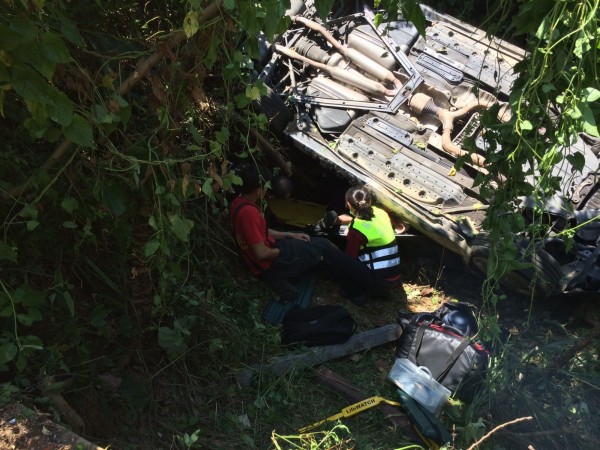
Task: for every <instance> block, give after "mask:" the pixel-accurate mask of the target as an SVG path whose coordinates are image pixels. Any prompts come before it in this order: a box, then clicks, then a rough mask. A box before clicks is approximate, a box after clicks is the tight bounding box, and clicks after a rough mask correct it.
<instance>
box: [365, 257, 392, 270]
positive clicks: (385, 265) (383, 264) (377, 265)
mask: <svg viewBox="0 0 600 450" xmlns="http://www.w3.org/2000/svg"><path fill="white" fill-rule="evenodd" d="M367 265H369V266H370V267H371V269H373V270H381V269H389V268H390V267H395V266H399V265H400V258H394V259H387V260H384V261H376V262H374V263H371V262H368V263H367Z"/></svg>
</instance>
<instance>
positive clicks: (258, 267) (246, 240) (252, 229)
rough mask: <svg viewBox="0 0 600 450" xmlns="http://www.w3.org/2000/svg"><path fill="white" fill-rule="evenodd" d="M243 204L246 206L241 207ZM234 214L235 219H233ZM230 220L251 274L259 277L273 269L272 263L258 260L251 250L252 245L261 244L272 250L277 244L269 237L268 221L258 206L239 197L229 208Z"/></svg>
mask: <svg viewBox="0 0 600 450" xmlns="http://www.w3.org/2000/svg"><path fill="white" fill-rule="evenodd" d="M242 204H244V206H240V205H242ZM236 211H237V212H236ZM234 213H235V217H233V215H234ZM232 219H233V220H232ZM229 220H230V221H233V223H232V226H233V233H234V236H235V240H236V242H237V244H238V246H239V247H240V251H241V252H242V257H243V259H244V262H245V263H246V265H247V266H248V269H250V272H252V273H253V274H254V275H258V274H260V273H261V272H263V271H264V270H267V269H268V268H269V267H271V261H269V260H259V259H256V257H255V256H254V253H253V252H252V249H251V248H250V246H251V245H255V244H258V243H260V242H263V243H264V244H265V245H266V246H267V247H271V248H272V247H273V246H274V244H275V239H273V238H270V237H269V236H268V233H267V221H266V220H265V217H264V216H263V214H262V213H261V212H260V209H258V206H256V205H255V204H254V203H252V202H249V201H248V200H246V199H244V198H242V197H238V198H236V199H235V200H234V201H233V202H231V205H230V207H229Z"/></svg>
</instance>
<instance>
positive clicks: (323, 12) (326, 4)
mask: <svg viewBox="0 0 600 450" xmlns="http://www.w3.org/2000/svg"><path fill="white" fill-rule="evenodd" d="M333 3H334V0H315V8H316V9H317V14H318V15H319V17H320V18H321V19H323V21H325V20H326V19H327V16H328V15H329V14H330V13H331V7H332V6H333Z"/></svg>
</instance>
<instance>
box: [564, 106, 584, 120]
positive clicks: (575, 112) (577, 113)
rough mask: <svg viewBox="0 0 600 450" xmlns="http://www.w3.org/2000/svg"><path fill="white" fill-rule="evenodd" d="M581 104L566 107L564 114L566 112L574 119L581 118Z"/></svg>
mask: <svg viewBox="0 0 600 450" xmlns="http://www.w3.org/2000/svg"><path fill="white" fill-rule="evenodd" d="M579 106H580V104H575V105H573V106H572V107H571V108H567V109H565V111H564V114H566V115H567V116H569V117H571V118H573V119H579V118H581V116H582V114H581V109H579Z"/></svg>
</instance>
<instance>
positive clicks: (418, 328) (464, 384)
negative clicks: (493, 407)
mask: <svg viewBox="0 0 600 450" xmlns="http://www.w3.org/2000/svg"><path fill="white" fill-rule="evenodd" d="M455 311H458V312H459V313H460V314H458V317H459V318H460V319H461V321H460V323H459V324H458V325H460V326H457V324H456V323H452V321H450V320H448V319H450V318H452V317H454V318H456V317H457V314H456V312H455ZM475 311H476V309H475V307H474V306H473V305H471V304H469V303H465V302H456V303H444V304H443V305H442V306H441V307H440V308H438V309H437V310H435V311H434V312H432V313H415V314H400V315H399V316H398V323H399V324H400V326H401V327H402V329H403V332H402V335H401V336H400V338H399V339H398V341H397V343H396V352H395V356H396V358H408V359H409V360H410V361H411V362H413V363H414V364H416V365H417V366H424V367H427V368H428V369H429V370H430V371H431V374H432V376H433V378H435V379H436V380H437V381H438V382H439V383H441V384H442V385H443V386H445V387H446V388H448V389H449V390H450V391H452V392H455V394H456V397H458V398H461V399H462V400H470V399H472V398H473V396H474V395H475V391H476V389H477V387H478V385H479V384H480V383H482V382H483V380H484V378H485V373H486V371H487V368H488V365H489V358H490V353H489V351H488V350H487V349H486V348H485V347H484V346H483V345H482V344H481V343H479V342H477V341H475V340H474V336H475V335H476V334H477V331H478V325H477V319H476V316H475Z"/></svg>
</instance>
